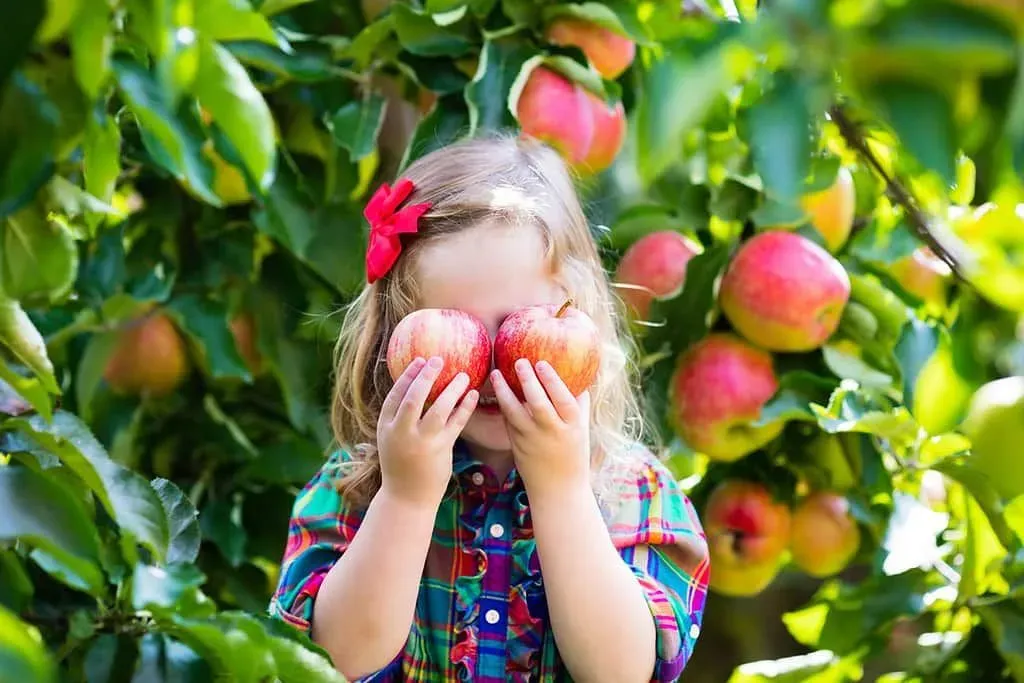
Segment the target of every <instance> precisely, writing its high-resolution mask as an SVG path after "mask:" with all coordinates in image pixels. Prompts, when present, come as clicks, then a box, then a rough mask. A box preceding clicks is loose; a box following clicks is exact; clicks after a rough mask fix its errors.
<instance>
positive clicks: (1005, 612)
mask: <svg viewBox="0 0 1024 683" xmlns="http://www.w3.org/2000/svg"><path fill="white" fill-rule="evenodd" d="M975 611H976V612H977V614H978V616H980V617H981V620H982V622H984V624H985V626H986V627H987V628H988V630H989V632H990V633H991V634H992V642H993V644H994V645H995V646H996V649H997V650H998V651H999V653H1000V654H1001V655H1002V656H1003V659H1005V660H1006V664H1007V665H1008V666H1009V667H1010V671H1011V672H1013V677H1014V679H1015V680H1018V681H1019V680H1024V607H1021V604H1020V602H1019V601H1018V600H1003V601H1001V602H996V603H992V604H988V605H981V606H978V607H976V608H975Z"/></svg>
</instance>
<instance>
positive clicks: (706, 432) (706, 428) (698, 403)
mask: <svg viewBox="0 0 1024 683" xmlns="http://www.w3.org/2000/svg"><path fill="white" fill-rule="evenodd" d="M778 388H779V383H778V379H777V378H776V376H775V369H774V364H773V361H772V356H771V354H770V353H768V352H767V351H764V350H763V349H759V348H757V347H756V346H753V345H752V344H750V343H748V342H746V341H744V340H743V339H740V338H739V337H738V336H736V335H735V334H732V333H729V332H715V333H712V334H709V335H708V336H706V337H704V338H703V339H701V340H700V341H698V342H697V343H695V344H694V345H693V346H691V347H690V348H689V349H687V350H686V351H685V352H684V353H683V354H681V355H680V357H679V359H678V360H677V362H676V368H675V370H674V372H673V374H672V378H671V380H670V381H669V411H670V412H669V421H670V422H671V423H672V424H673V426H674V427H675V429H676V431H677V432H678V433H679V435H680V436H682V437H683V439H684V440H685V441H686V443H687V444H688V445H689V446H690V447H691V448H694V449H696V450H698V451H700V452H701V453H704V454H705V455H707V456H708V457H709V458H711V459H712V460H717V461H725V462H728V461H732V460H738V459H739V458H742V457H743V456H745V455H747V454H748V453H751V452H753V451H755V450H757V449H758V448H760V447H761V446H763V445H765V444H766V443H768V442H769V441H771V440H772V439H774V438H775V437H776V436H778V435H779V433H780V432H781V431H782V427H783V423H782V422H780V421H772V422H769V423H768V424H765V425H760V426H754V425H753V424H752V423H754V422H756V421H757V420H758V419H759V418H760V416H761V409H762V408H764V405H765V404H766V403H767V402H768V400H769V399H771V397H772V396H773V395H774V394H775V392H776V391H777V390H778Z"/></svg>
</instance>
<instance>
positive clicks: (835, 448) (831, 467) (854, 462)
mask: <svg viewBox="0 0 1024 683" xmlns="http://www.w3.org/2000/svg"><path fill="white" fill-rule="evenodd" d="M857 438H859V435H858V434H829V433H828V432H819V433H818V434H817V435H815V437H814V438H813V439H811V441H810V442H809V443H808V444H807V453H808V455H809V456H810V460H811V462H813V463H814V464H815V465H817V466H818V467H820V468H821V469H822V470H823V471H824V472H825V475H826V479H827V482H828V484H827V488H828V489H829V490H832V491H849V490H850V489H852V488H853V487H854V486H856V485H857V484H858V483H859V481H860V457H859V455H858V454H857V453H856V451H854V449H856V448H857V443H856V441H855V439H857Z"/></svg>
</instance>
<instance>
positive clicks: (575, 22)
mask: <svg viewBox="0 0 1024 683" xmlns="http://www.w3.org/2000/svg"><path fill="white" fill-rule="evenodd" d="M544 35H545V38H546V39H547V41H548V42H549V43H552V44H553V45H561V46H563V47H569V46H571V47H577V48H579V49H580V51H582V52H583V54H584V56H586V58H587V61H588V62H590V65H591V66H592V67H594V70H595V71H597V72H598V73H599V74H601V76H603V77H604V78H607V79H608V80H614V79H616V78H618V77H619V76H620V75H622V72H623V71H625V70H626V69H628V68H629V65H630V64H632V63H633V58H634V57H635V56H636V44H635V43H634V42H633V41H632V40H630V39H629V38H627V37H626V36H623V35H621V34H619V33H616V32H615V31H612V30H611V29H607V28H605V27H603V26H601V25H599V24H595V23H594V22H592V21H586V20H584V19H577V18H574V17H559V18H558V19H555V20H554V21H552V22H551V23H550V24H548V27H547V30H546V31H545V32H544Z"/></svg>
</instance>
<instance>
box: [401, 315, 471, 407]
mask: <svg viewBox="0 0 1024 683" xmlns="http://www.w3.org/2000/svg"><path fill="white" fill-rule="evenodd" d="M433 356H439V357H440V358H442V359H443V360H444V366H443V367H442V368H441V372H440V374H439V375H438V377H437V379H436V380H435V381H434V385H433V386H432V387H431V389H430V393H429V394H428V395H427V403H428V404H429V403H431V402H433V401H434V400H435V399H436V398H437V397H438V395H439V394H440V393H441V392H442V391H444V389H445V387H447V386H448V384H449V383H450V382H451V381H452V380H453V379H455V376H456V375H457V374H459V373H460V372H464V373H466V374H467V375H468V376H469V386H468V387H467V389H466V391H469V390H470V389H476V388H478V387H479V386H480V385H482V384H483V383H484V380H486V379H487V372H488V371H489V370H490V368H491V338H490V335H489V334H487V328H486V327H485V326H484V324H483V323H482V322H481V321H480V320H479V319H478V318H477V317H476V316H473V315H470V314H469V313H466V312H464V311H460V310H456V309H447V308H421V309H419V310H417V311H413V312H412V313H410V314H408V315H407V316H405V317H404V318H402V319H401V320H400V321H399V322H398V324H397V325H395V329H394V330H393V331H392V332H391V337H390V338H389V339H388V347H387V366H388V372H389V374H390V375H391V378H392V379H395V380H397V379H398V378H399V377H400V376H401V374H402V373H403V372H404V371H405V368H406V367H408V365H409V363H411V362H412V361H413V360H415V359H416V358H417V357H420V358H425V359H429V358H431V357H433Z"/></svg>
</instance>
